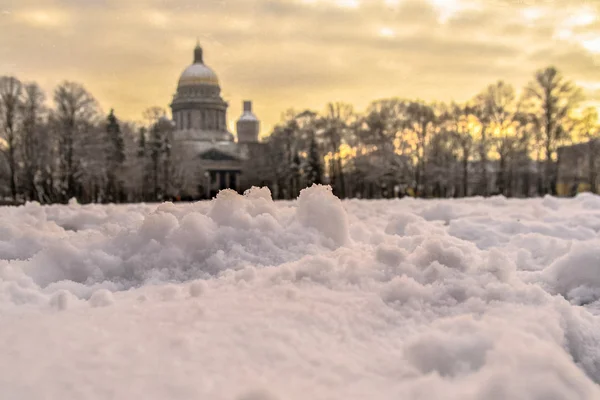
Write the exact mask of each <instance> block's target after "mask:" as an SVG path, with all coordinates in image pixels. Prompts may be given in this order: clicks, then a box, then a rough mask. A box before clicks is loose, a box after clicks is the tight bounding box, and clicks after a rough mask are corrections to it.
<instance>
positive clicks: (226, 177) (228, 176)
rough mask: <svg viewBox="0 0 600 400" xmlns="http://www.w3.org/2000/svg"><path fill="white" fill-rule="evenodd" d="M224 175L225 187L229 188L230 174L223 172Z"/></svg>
mask: <svg viewBox="0 0 600 400" xmlns="http://www.w3.org/2000/svg"><path fill="white" fill-rule="evenodd" d="M223 173H224V174H225V187H227V189H230V188H231V174H230V173H229V172H223Z"/></svg>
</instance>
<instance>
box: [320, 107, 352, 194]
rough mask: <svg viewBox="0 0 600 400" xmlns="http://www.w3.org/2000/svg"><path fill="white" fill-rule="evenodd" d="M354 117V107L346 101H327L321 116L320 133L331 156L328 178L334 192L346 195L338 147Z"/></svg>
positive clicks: (345, 137)
mask: <svg viewBox="0 0 600 400" xmlns="http://www.w3.org/2000/svg"><path fill="white" fill-rule="evenodd" d="M355 119H356V114H355V113H354V108H353V107H352V105H350V104H346V103H329V104H328V105H327V108H326V111H325V115H324V116H323V118H322V121H321V125H322V128H323V129H322V130H321V134H322V136H323V140H324V142H325V146H326V148H327V150H328V151H329V153H331V157H330V159H329V178H330V183H331V186H332V187H333V191H334V193H335V194H336V195H337V196H338V197H342V198H343V197H346V182H345V178H344V168H343V165H342V155H341V154H340V148H341V146H342V144H343V143H344V142H345V141H346V139H347V136H348V135H349V134H350V127H351V126H352V125H353V123H354V121H355Z"/></svg>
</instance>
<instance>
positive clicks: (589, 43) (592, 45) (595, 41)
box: [581, 36, 600, 54]
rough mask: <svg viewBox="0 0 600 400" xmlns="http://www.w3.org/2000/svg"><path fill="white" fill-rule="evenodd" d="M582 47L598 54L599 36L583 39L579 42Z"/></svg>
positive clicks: (599, 46) (599, 52)
mask: <svg viewBox="0 0 600 400" xmlns="http://www.w3.org/2000/svg"><path fill="white" fill-rule="evenodd" d="M581 44H583V47H585V48H586V49H587V50H588V51H591V52H592V53H597V54H600V37H598V36H596V37H594V38H591V39H585V40H583V41H582V42H581Z"/></svg>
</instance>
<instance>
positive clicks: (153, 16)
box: [146, 10, 169, 28]
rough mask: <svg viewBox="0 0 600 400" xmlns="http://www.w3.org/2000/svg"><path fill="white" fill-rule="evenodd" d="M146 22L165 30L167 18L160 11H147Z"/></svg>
mask: <svg viewBox="0 0 600 400" xmlns="http://www.w3.org/2000/svg"><path fill="white" fill-rule="evenodd" d="M146 19H147V21H148V22H149V23H150V24H151V25H154V26H156V27H159V28H166V27H167V25H168V23H169V17H168V16H167V15H166V14H165V13H164V12H161V11H156V10H154V11H149V12H147V13H146Z"/></svg>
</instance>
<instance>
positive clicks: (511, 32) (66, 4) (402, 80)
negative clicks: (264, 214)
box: [0, 0, 600, 137]
mask: <svg viewBox="0 0 600 400" xmlns="http://www.w3.org/2000/svg"><path fill="white" fill-rule="evenodd" d="M11 3H14V4H11ZM140 9H143V10H141V12H140ZM0 23H1V25H2V26H3V27H4V28H3V29H6V30H10V31H11V32H13V34H12V35H3V36H2V37H1V38H0V55H1V56H2V57H1V60H2V61H0V75H13V76H15V77H17V78H18V79H20V80H22V81H35V82H37V83H39V84H40V86H41V87H42V88H43V89H44V91H45V92H46V95H47V102H48V103H52V90H53V89H54V87H55V86H56V85H58V84H59V83H60V82H61V81H63V80H70V81H75V82H79V83H81V84H83V85H84V86H85V87H86V88H87V89H88V90H89V91H90V92H91V93H92V94H93V95H94V97H95V98H96V99H97V100H98V102H99V104H100V106H101V109H102V111H103V112H105V113H108V111H109V110H110V109H114V110H115V114H116V116H117V117H118V118H119V119H121V120H130V121H139V120H141V115H142V112H143V111H144V110H145V109H146V108H148V107H151V106H159V107H162V108H165V109H166V110H167V112H168V114H169V115H170V109H169V107H168V105H169V103H170V102H171V100H172V96H173V94H174V93H175V90H176V86H177V80H178V79H179V75H180V74H181V72H182V71H183V70H184V69H185V68H186V67H187V66H188V65H189V64H191V62H192V53H193V48H194V46H195V44H196V40H197V39H196V38H197V37H198V36H199V39H200V43H201V45H202V47H203V48H204V52H205V62H206V64H207V65H208V66H209V67H211V68H212V69H213V70H214V71H215V72H216V74H217V76H218V77H219V81H220V84H221V88H222V94H223V97H224V98H225V100H226V101H227V102H228V103H229V109H228V127H229V128H230V130H232V131H234V129H233V128H234V124H235V120H236V119H237V118H238V117H239V116H240V115H241V114H242V101H243V100H252V102H253V104H254V110H255V113H256V115H257V117H258V118H259V119H260V120H261V123H262V129H261V136H263V137H264V136H267V135H268V134H269V133H270V132H271V130H272V128H273V127H274V126H275V124H277V123H278V122H279V121H280V119H281V115H282V114H283V113H284V112H285V111H286V110H288V109H294V110H303V109H311V110H315V111H321V110H323V109H324V107H325V105H326V104H327V103H328V102H336V101H342V102H345V103H349V104H352V105H353V106H354V107H355V108H356V109H357V110H363V109H365V108H366V107H367V106H368V104H369V103H370V102H371V101H373V100H377V99H380V98H390V97H400V98H419V99H422V100H424V101H428V102H430V101H434V100H435V101H444V102H448V101H459V102H462V101H466V100H468V99H470V98H472V97H473V96H475V95H476V94H477V93H479V92H480V91H481V90H483V89H484V88H485V87H486V86H487V85H488V84H491V83H494V82H496V81H498V80H504V81H506V82H507V83H510V84H512V85H513V86H515V88H516V89H520V88H522V87H523V86H524V85H525V84H526V83H527V82H528V81H530V80H531V79H532V78H533V75H534V73H535V71H536V70H538V69H540V68H544V67H546V66H548V65H555V66H556V67H557V68H558V69H559V70H560V71H561V72H562V73H563V74H564V76H565V77H566V78H567V79H569V80H572V81H573V82H575V83H576V84H578V85H579V86H581V87H582V89H583V90H584V93H585V95H586V98H587V102H586V105H590V106H594V107H596V108H597V109H600V75H599V74H598V73H597V69H598V67H597V65H598V59H599V58H600V39H598V37H600V4H592V2H591V1H590V2H586V1H581V2H578V4H575V5H573V4H571V2H568V1H557V2H554V4H547V3H546V2H543V1H531V2H529V3H527V4H521V3H514V2H511V1H509V0H506V1H504V0H498V1H495V2H494V3H487V4H486V3H485V2H484V1H482V0H450V1H441V0H430V1H426V0H423V1H416V0H400V1H392V0H380V1H379V0H378V1H372V2H367V1H360V0H297V1H294V0H289V1H284V0H255V1H252V2H244V1H241V0H230V1H206V2H203V4H201V5H200V4H196V3H195V2H190V1H189V0H177V1H173V2H170V3H165V2H162V1H159V0H146V1H144V2H143V4H142V5H141V6H140V5H139V3H138V5H137V6H133V7H132V6H131V4H121V3H119V2H117V1H114V0H94V1H90V2H86V4H84V5H82V4H80V3H74V2H72V1H69V0H53V1H40V0H25V1H20V2H18V3H17V2H16V1H13V2H11V1H9V4H8V5H6V4H5V5H0ZM292 25H293V26H292ZM198 26H202V29H199V28H197V27H198ZM199 31H200V32H199ZM82 32H84V33H85V35H82V34H81V33H82ZM256 55H259V57H257V56H256ZM390 82H392V83H391V84H390Z"/></svg>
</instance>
